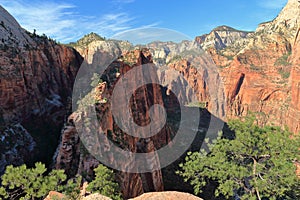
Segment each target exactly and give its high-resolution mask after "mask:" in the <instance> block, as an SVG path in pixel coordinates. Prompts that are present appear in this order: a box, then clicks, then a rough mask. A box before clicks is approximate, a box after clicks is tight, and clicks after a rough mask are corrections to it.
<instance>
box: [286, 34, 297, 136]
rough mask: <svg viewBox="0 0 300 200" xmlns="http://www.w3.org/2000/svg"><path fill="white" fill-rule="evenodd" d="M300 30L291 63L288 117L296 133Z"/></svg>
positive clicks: (289, 123) (290, 125)
mask: <svg viewBox="0 0 300 200" xmlns="http://www.w3.org/2000/svg"><path fill="white" fill-rule="evenodd" d="M299 32H300V29H299V30H298V34H297V38H296V40H295V44H294V48H293V54H292V57H291V62H292V63H293V67H292V71H291V85H292V86H291V104H290V107H289V114H288V116H287V121H288V125H289V127H290V128H291V130H292V131H294V132H300V56H299V55H300V35H299Z"/></svg>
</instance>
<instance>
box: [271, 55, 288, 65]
mask: <svg viewBox="0 0 300 200" xmlns="http://www.w3.org/2000/svg"><path fill="white" fill-rule="evenodd" d="M290 55H291V52H288V53H286V54H284V55H283V56H281V57H280V58H278V59H277V60H276V61H275V63H274V65H275V66H289V65H291V63H289V62H288V58H289V56H290Z"/></svg>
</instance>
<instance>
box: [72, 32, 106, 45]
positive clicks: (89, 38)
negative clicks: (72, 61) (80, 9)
mask: <svg viewBox="0 0 300 200" xmlns="http://www.w3.org/2000/svg"><path fill="white" fill-rule="evenodd" d="M104 40H105V38H103V37H101V36H100V35H98V34H97V33H94V32H91V33H89V34H86V35H84V36H83V37H82V38H81V39H79V40H77V42H76V43H75V42H71V43H70V45H71V46H73V47H75V46H87V45H88V44H90V43H91V42H94V41H104Z"/></svg>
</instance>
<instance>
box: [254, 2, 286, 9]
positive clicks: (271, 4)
mask: <svg viewBox="0 0 300 200" xmlns="http://www.w3.org/2000/svg"><path fill="white" fill-rule="evenodd" d="M286 3H287V0H260V1H259V3H258V5H259V6H261V7H263V8H267V9H280V8H283V6H284V5H285V4H286Z"/></svg>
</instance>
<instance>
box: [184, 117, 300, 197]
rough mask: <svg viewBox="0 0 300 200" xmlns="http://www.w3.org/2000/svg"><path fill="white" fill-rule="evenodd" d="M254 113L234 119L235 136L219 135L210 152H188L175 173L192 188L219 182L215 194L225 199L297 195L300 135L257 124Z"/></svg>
mask: <svg viewBox="0 0 300 200" xmlns="http://www.w3.org/2000/svg"><path fill="white" fill-rule="evenodd" d="M254 122H255V118H254V117H247V118H246V120H245V122H241V121H238V120H233V121H231V122H229V127H230V128H231V129H232V130H233V131H234V132H235V139H233V140H229V139H225V138H220V139H218V140H216V141H214V142H212V143H211V144H210V145H209V148H210V150H211V151H210V152H209V153H207V152H205V151H201V152H194V153H189V154H188V156H187V157H186V162H185V163H184V164H181V165H180V167H181V171H179V172H178V173H179V174H180V175H181V176H183V177H184V178H185V181H190V183H191V185H193V186H194V191H195V193H196V194H199V193H200V192H202V191H201V188H202V187H204V186H205V185H207V184H208V183H209V182H210V181H214V182H217V183H218V186H217V188H216V190H215V195H216V196H220V195H223V196H224V197H225V198H226V199H229V198H232V197H239V198H240V199H247V200H248V199H250V200H251V199H253V200H254V199H300V197H299V196H298V195H299V191H300V178H299V177H297V175H296V163H297V162H299V161H300V157H299V155H300V149H299V147H300V137H299V136H297V135H292V134H291V133H290V132H288V131H286V130H282V129H280V128H279V127H271V126H264V127H259V126H257V125H256V124H255V123H254Z"/></svg>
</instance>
